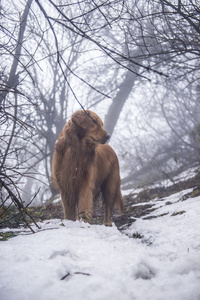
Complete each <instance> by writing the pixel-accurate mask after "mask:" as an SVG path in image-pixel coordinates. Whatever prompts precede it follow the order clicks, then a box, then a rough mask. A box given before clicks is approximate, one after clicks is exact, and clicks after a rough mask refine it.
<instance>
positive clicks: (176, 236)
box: [0, 190, 200, 300]
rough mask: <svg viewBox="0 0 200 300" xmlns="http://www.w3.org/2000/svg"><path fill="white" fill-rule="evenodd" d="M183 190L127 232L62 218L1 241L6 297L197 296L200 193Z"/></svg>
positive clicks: (195, 299) (156, 299)
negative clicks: (196, 194)
mask: <svg viewBox="0 0 200 300" xmlns="http://www.w3.org/2000/svg"><path fill="white" fill-rule="evenodd" d="M184 193H188V190H187V191H184V192H181V193H177V194H174V195H171V196H170V197H167V198H165V199H162V200H160V199H157V200H155V201H154V204H155V207H156V208H157V209H156V210H155V211H153V212H152V213H150V214H149V215H148V217H151V218H149V219H146V217H147V216H145V217H144V218H140V219H137V220H136V222H134V223H133V224H132V226H131V227H129V228H127V229H124V231H123V232H120V231H119V230H118V229H117V227H116V226H115V225H114V224H113V227H105V226H103V225H89V224H88V223H84V222H78V221H77V222H72V221H61V220H57V219H56V220H55V219H54V220H50V221H45V222H43V223H40V224H39V225H40V226H41V229H40V230H38V229H36V228H34V229H35V230H36V231H37V232H36V233H35V234H32V233H30V232H29V231H28V230H25V229H23V230H22V232H21V234H20V235H18V236H17V237H15V238H12V239H9V240H8V241H5V242H1V243H0V299H1V300H46V299H48V300H57V299H59V300H62V299H73V300H76V299H77V300H79V299H83V298H84V299H87V300H90V299H91V300H112V299H113V300H118V299H119V300H121V299H123V300H146V299H152V300H165V299H166V300H169V299H170V300H199V299H200V205H199V201H200V197H196V198H189V199H187V200H185V201H182V199H183V198H182V196H183V195H184ZM167 203H168V205H166V204H167ZM169 203H170V204H169ZM156 216H157V217H156ZM154 217H156V218H154ZM7 230H8V229H7ZM134 234H138V236H140V237H141V238H133V235H134Z"/></svg>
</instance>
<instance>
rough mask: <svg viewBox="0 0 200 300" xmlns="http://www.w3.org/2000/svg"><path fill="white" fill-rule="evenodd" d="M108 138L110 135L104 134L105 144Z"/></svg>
mask: <svg viewBox="0 0 200 300" xmlns="http://www.w3.org/2000/svg"><path fill="white" fill-rule="evenodd" d="M109 138H110V135H109V134H108V133H106V134H105V135H104V140H105V142H107V141H108V140H109Z"/></svg>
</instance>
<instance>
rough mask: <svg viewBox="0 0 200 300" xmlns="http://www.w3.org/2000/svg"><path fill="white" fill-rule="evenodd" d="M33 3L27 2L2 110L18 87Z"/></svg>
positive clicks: (30, 0)
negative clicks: (20, 62)
mask: <svg viewBox="0 0 200 300" xmlns="http://www.w3.org/2000/svg"><path fill="white" fill-rule="evenodd" d="M32 2H33V0H28V1H27V3H26V6H25V9H24V12H23V15H22V17H21V22H20V29H19V35H18V40H17V45H16V50H15V54H14V59H13V63H12V66H11V69H10V74H9V77H8V82H7V85H8V87H7V88H6V89H5V90H3V92H2V93H1V94H0V110H1V108H2V104H3V102H4V100H5V98H6V96H7V94H8V93H9V91H10V89H11V88H13V87H16V85H17V84H18V82H19V78H18V76H17V74H16V71H17V66H18V64H19V61H20V55H21V49H22V45H23V38H24V32H25V28H26V22H27V17H28V14H29V10H30V7H31V4H32Z"/></svg>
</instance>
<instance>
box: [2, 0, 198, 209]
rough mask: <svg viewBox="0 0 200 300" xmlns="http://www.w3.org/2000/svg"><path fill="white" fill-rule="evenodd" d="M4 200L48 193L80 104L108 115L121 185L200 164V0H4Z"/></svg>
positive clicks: (21, 203) (41, 198) (38, 199)
mask: <svg viewBox="0 0 200 300" xmlns="http://www.w3.org/2000/svg"><path fill="white" fill-rule="evenodd" d="M0 5H1V6H0V14H1V19H0V36H1V39H0V43H1V46H0V144H1V145H0V199H1V203H3V205H6V204H7V205H9V203H10V200H12V201H14V202H15V205H17V206H18V207H19V208H21V209H22V210H23V209H24V207H25V205H27V204H30V203H31V202H32V203H33V204H42V203H44V202H45V201H47V200H49V199H50V198H51V197H52V196H53V195H54V193H55V192H54V190H53V189H52V187H51V180H50V176H51V159H52V153H53V150H54V145H55V142H56V140H57V137H58V134H59V132H60V131H61V129H62V127H63V125H64V124H65V122H66V121H67V120H68V118H69V117H70V115H71V113H72V112H74V111H75V110H76V109H80V108H84V109H91V110H94V111H95V112H96V113H98V114H99V115H100V116H101V117H102V119H103V120H104V126H105V129H106V130H107V131H108V132H109V133H110V134H111V135H112V137H111V140H110V144H111V145H112V146H113V147H114V149H115V151H116V152H117V154H118V157H119V161H120V166H121V177H122V185H123V187H124V188H127V187H133V186H138V185H140V186H141V185H144V184H145V183H150V182H153V181H155V180H159V179H161V178H170V179H171V180H173V176H174V174H176V172H178V171H180V170H182V169H185V168H188V167H192V166H194V165H196V164H199V154H200V82H199V78H200V7H199V1H198V0H124V1H123V0H91V1H87V0H86V1H85V0H83V1H78V0H70V1H68V0H46V1H41V0H3V1H1V4H0Z"/></svg>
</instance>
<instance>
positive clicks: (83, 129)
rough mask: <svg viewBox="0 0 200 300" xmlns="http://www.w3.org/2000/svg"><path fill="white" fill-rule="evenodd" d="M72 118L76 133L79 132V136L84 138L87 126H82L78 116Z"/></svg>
mask: <svg viewBox="0 0 200 300" xmlns="http://www.w3.org/2000/svg"><path fill="white" fill-rule="evenodd" d="M71 119H72V122H73V124H74V125H75V128H76V133H77V135H78V137H79V138H80V139H82V138H83V137H84V136H85V131H86V130H85V128H83V127H82V126H81V124H79V123H80V122H78V120H76V119H77V117H72V118H71Z"/></svg>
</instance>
